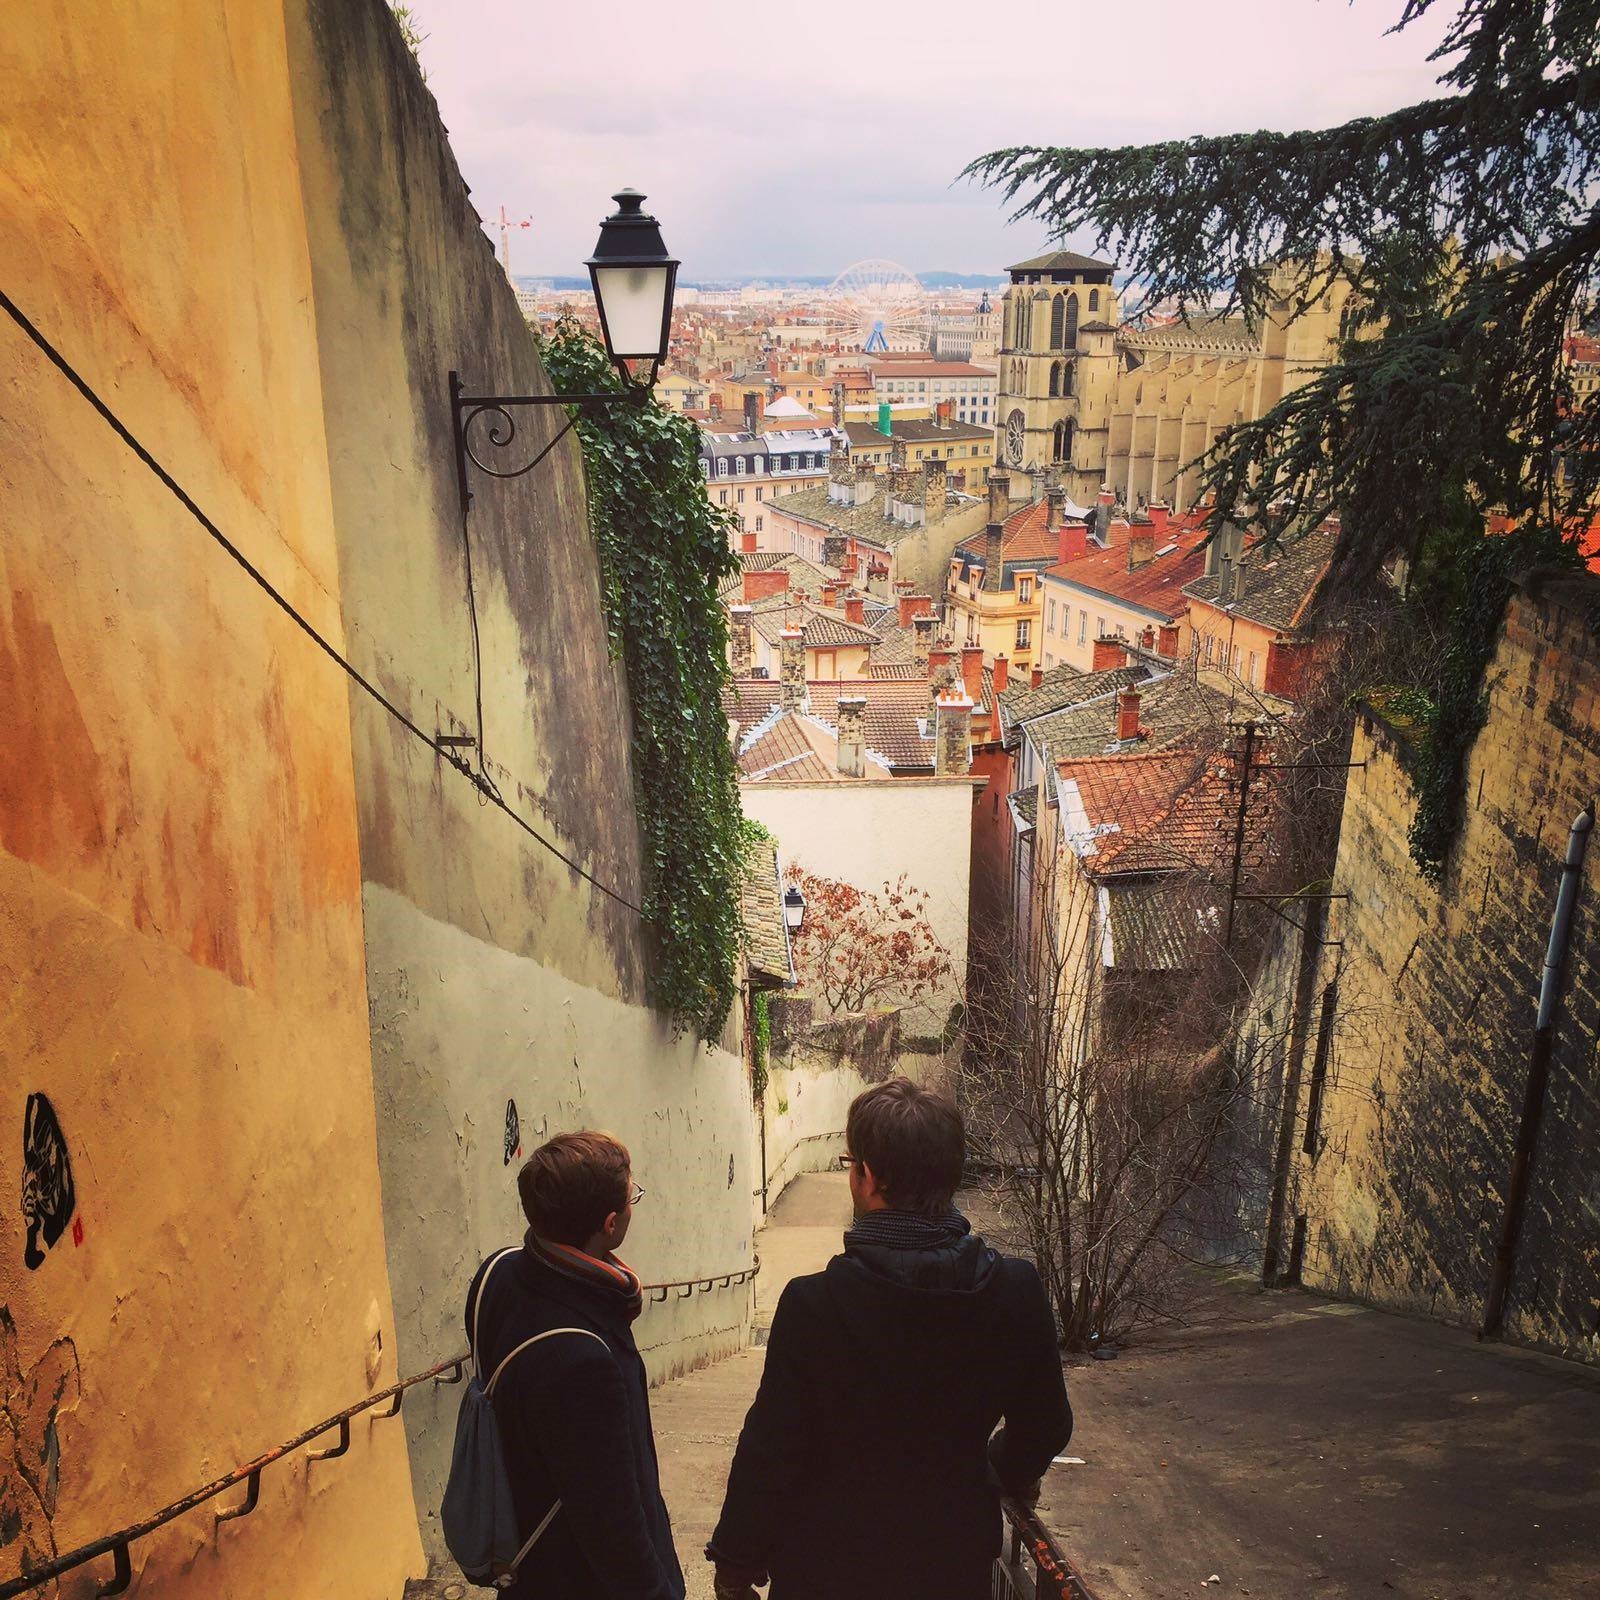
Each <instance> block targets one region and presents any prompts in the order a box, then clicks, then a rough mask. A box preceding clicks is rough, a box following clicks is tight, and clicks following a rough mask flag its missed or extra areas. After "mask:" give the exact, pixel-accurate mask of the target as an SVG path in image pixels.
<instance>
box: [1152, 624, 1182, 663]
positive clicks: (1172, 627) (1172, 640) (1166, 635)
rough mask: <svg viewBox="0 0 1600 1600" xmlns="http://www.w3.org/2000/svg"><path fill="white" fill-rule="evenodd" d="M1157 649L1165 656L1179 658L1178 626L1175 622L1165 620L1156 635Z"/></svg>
mask: <svg viewBox="0 0 1600 1600" xmlns="http://www.w3.org/2000/svg"><path fill="white" fill-rule="evenodd" d="M1156 649H1157V651H1158V652H1159V653H1160V654H1162V655H1164V656H1171V657H1172V658H1173V659H1176V658H1177V654H1178V626H1177V624H1176V623H1174V622H1165V623H1163V624H1162V625H1161V631H1160V633H1159V634H1158V635H1157V637H1156Z"/></svg>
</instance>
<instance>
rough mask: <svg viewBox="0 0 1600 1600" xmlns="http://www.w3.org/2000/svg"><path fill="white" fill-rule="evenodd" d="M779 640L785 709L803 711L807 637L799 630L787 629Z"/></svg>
mask: <svg viewBox="0 0 1600 1600" xmlns="http://www.w3.org/2000/svg"><path fill="white" fill-rule="evenodd" d="M779 640H780V642H779V645H778V660H779V663H780V670H781V672H782V675H783V688H782V700H783V709H784V710H785V711H803V710H804V709H805V704H806V636H805V634H804V633H803V632H802V631H801V630H800V629H799V628H785V629H784V630H783V632H782V634H780V635H779Z"/></svg>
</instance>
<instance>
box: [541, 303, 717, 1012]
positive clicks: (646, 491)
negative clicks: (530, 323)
mask: <svg viewBox="0 0 1600 1600" xmlns="http://www.w3.org/2000/svg"><path fill="white" fill-rule="evenodd" d="M543 354H544V360H545V367H546V370H547V371H548V373H549V375H550V379H551V382H552V383H553V384H554V385H555V387H556V388H557V389H558V390H562V391H569V392H580V391H587V392H595V391H599V390H604V389H610V390H616V389H619V388H620V386H621V385H620V380H619V379H618V377H617V374H616V371H615V369H614V368H613V367H612V366H611V363H610V362H609V361H608V360H607V359H606V353H605V350H604V349H603V347H602V346H601V345H600V344H599V343H598V342H597V341H596V340H595V339H593V338H591V337H590V336H589V335H588V334H586V333H585V332H584V331H583V330H582V329H581V328H580V327H578V325H577V324H576V323H575V322H571V321H565V322H562V323H561V324H559V325H558V326H557V328H556V330H555V332H554V334H553V336H552V337H551V339H550V341H549V342H548V343H547V344H546V346H545V348H544V352H543ZM577 432H578V434H579V437H580V438H581V439H582V441H583V460H584V476H585V479H586V481H587V484H588V500H589V521H590V525H591V527H592V528H593V530H594V536H595V539H596V542H597V543H598V545H599V549H600V570H601V584H602V591H603V595H602V597H603V600H604V604H605V613H606V624H607V628H608V631H609V634H610V642H611V650H612V653H613V655H616V656H620V657H621V659H622V662H623V665H624V667H625V669H626V672H627V679H628V699H629V704H630V708H631V713H632V718H633V779H634V803H635V807H636V809H637V812H638V817H639V830H640V837H641V839H642V842H643V858H644V902H643V903H644V909H645V915H646V917H647V919H648V923H649V928H650V933H651V936H652V943H653V950H652V959H651V963H650V987H651V997H652V999H653V1001H654V1003H655V1004H656V1005H657V1006H658V1007H659V1008H660V1009H661V1010H662V1011H664V1012H665V1013H666V1014H667V1015H668V1016H669V1017H670V1018H671V1020H672V1023H673V1026H674V1027H676V1028H678V1029H680V1030H686V1029H693V1030H694V1031H695V1032H697V1033H698V1034H699V1035H700V1037H701V1038H703V1039H706V1040H711V1039H713V1038H715V1037H716V1035H717V1034H718V1033H719V1032H720V1031H721V1029H722V1025H723V1023H724V1021H726V1019H727V1015H728V1010H729V1008H730V1006H731V1005H732V1004H733V997H734V994H735V992H736V990H737V985H738V974H737V965H738V959H739V948H740V937H741V924H740V883H741V871H742V867H743V860H744V836H743V831H742V829H741V825H740V824H741V816H740V806H739V785H738V773H737V770H736V768H735V766H734V760H733V752H732V750H731V748H730V747H729V744H728V723H727V718H726V716H725V715H724V714H723V710H722V688H723V685H724V683H725V682H726V681H727V667H726V660H727V622H726V619H725V618H724V616H723V613H722V608H721V606H720V605H719V604H718V603H717V584H718V581H719V580H720V579H721V578H723V577H725V576H727V575H729V574H731V573H733V572H735V571H737V570H738V562H737V559H736V558H735V557H734V555H733V554H732V552H731V550H730V548H729V530H730V526H731V523H730V518H729V514H728V513H727V512H725V511H723V510H721V509H719V508H718V507H716V506H713V505H712V504H711V502H710V501H709V500H708V499H707V497H706V492H705V484H704V482H703V480H702V479H701V476H700V461H699V454H698V436H697V434H696V431H695V426H694V424H693V422H691V421H690V420H689V419H688V418H687V417H684V416H679V415H676V414H674V413H672V412H670V411H666V410H664V409H663V408H662V407H661V406H659V405H657V404H656V403H655V401H654V400H647V401H645V403H644V404H643V405H640V406H637V407H631V406H608V407H606V408H605V410H604V411H603V412H597V413H594V414H591V415H585V414H580V415H579V418H578V422H577Z"/></svg>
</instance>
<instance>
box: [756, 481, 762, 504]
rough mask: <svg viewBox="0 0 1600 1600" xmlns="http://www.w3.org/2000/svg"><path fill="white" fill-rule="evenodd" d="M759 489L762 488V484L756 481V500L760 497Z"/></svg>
mask: <svg viewBox="0 0 1600 1600" xmlns="http://www.w3.org/2000/svg"><path fill="white" fill-rule="evenodd" d="M761 490H762V485H761V484H759V483H758V484H757V485H756V499H757V500H759V499H760V498H761Z"/></svg>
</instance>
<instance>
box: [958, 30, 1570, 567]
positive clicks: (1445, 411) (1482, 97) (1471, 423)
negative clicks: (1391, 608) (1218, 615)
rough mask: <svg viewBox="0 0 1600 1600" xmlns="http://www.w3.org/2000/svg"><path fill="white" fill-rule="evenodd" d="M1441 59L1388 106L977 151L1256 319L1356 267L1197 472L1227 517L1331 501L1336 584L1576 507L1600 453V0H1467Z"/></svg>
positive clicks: (1142, 260) (1551, 522) (1068, 213)
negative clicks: (1323, 324) (1263, 403)
mask: <svg viewBox="0 0 1600 1600" xmlns="http://www.w3.org/2000/svg"><path fill="white" fill-rule="evenodd" d="M1438 3H1440V0H1404V6H1403V10H1402V12H1401V16H1400V20H1399V22H1398V24H1397V29H1399V28H1404V27H1406V26H1407V25H1408V24H1410V23H1413V22H1415V21H1417V19H1418V18H1420V17H1421V16H1423V15H1424V13H1426V12H1428V11H1431V10H1432V9H1433V8H1434V6H1435V5H1436V4H1438ZM1434 59H1436V60H1440V61H1441V62H1445V63H1447V65H1446V67H1445V70H1444V71H1443V74H1442V76H1441V79H1440V82H1441V85H1442V86H1443V87H1444V88H1445V89H1446V91H1447V93H1445V94H1444V95H1442V96H1441V97H1440V98H1437V99H1430V100H1426V101H1423V102H1422V103H1420V104H1418V105H1414V106H1408V107H1406V108H1404V109H1402V110H1399V111H1395V112H1392V113H1390V114H1389V115H1387V116H1381V117H1363V118H1359V119H1357V120H1355V121H1353V122H1347V123H1344V124H1342V125H1341V126H1339V127H1335V128H1329V129H1324V130H1317V131H1311V132H1299V133H1268V132H1262V133H1250V134H1234V135H1228V136H1224V137H1217V138H1190V139H1184V140H1178V141H1173V142H1169V143H1164V144H1157V145H1147V146H1142V147H1129V148H1124V149H1056V148H1040V147H1022V148H1017V149H1008V150H997V151H994V152H992V153H991V154H989V155H986V156H983V157H981V158H980V159H978V160H977V161H974V162H973V163H972V164H971V165H970V166H969V167H968V168H967V172H968V173H969V174H971V175H975V176H977V177H979V178H981V179H983V180H985V181H986V182H990V183H994V184H997V185H1000V186H1001V187H1002V188H1003V190H1004V193H1005V195H1006V197H1007V198H1008V199H1018V198H1019V197H1020V199H1021V204H1020V206H1019V208H1018V210H1017V213H1016V214H1017V215H1018V216H1034V217H1038V218H1040V219H1042V220H1043V221H1044V222H1045V223H1047V224H1048V225H1049V227H1050V230H1051V232H1052V233H1053V234H1056V235H1060V236H1064V235H1066V234H1069V233H1072V232H1074V231H1077V230H1085V229H1087V230H1092V231H1093V233H1094V236H1095V241H1096V248H1097V249H1100V250H1102V251H1109V252H1111V253H1112V254H1114V255H1115V256H1117V257H1118V258H1119V259H1120V261H1121V264H1122V265H1123V266H1124V267H1125V268H1131V270H1132V273H1133V278H1134V282H1135V283H1136V284H1137V285H1139V286H1140V287H1141V288H1142V289H1143V290H1144V293H1145V296H1146V298H1147V299H1148V300H1149V301H1152V302H1153V301H1161V302H1166V303H1169V304H1171V305H1174V306H1175V307H1176V308H1177V309H1178V310H1180V311H1181V312H1184V313H1188V314H1192V313H1196V312H1210V311H1214V310H1216V309H1219V308H1220V309H1222V310H1224V311H1229V312H1232V311H1242V312H1243V313H1244V315H1245V316H1246V318H1247V319H1248V320H1249V321H1250V322H1251V324H1252V325H1254V326H1257V327H1259V326H1260V325H1261V324H1262V322H1263V320H1264V319H1265V318H1266V317H1267V316H1268V315H1276V316H1278V317H1279V318H1280V319H1281V318H1282V317H1283V316H1285V315H1293V314H1294V313H1295V312H1297V311H1299V310H1302V309H1305V308H1308V307H1310V306H1311V305H1313V304H1315V303H1316V302H1318V301H1319V300H1321V299H1323V297H1324V296H1325V295H1327V293H1328V291H1329V289H1330V287H1331V286H1332V285H1333V284H1334V283H1335V281H1336V280H1338V279H1339V278H1340V277H1341V276H1342V277H1346V278H1348V279H1349V280H1350V281H1351V282H1352V283H1353V284H1354V286H1355V291H1356V293H1355V298H1354V314H1353V315H1352V317H1351V319H1350V321H1349V323H1348V325H1347V327H1346V329H1345V333H1346V335H1347V337H1346V338H1345V339H1344V340H1343V342H1342V345H1341V350H1340V359H1339V360H1338V361H1337V362H1336V363H1334V364H1333V365H1331V366H1330V367H1328V368H1327V369H1326V370H1325V371H1324V372H1322V373H1321V374H1319V375H1318V376H1317V377H1315V378H1314V379H1313V380H1312V381H1311V382H1309V383H1307V384H1305V385H1304V386H1303V387H1301V388H1300V389H1298V390H1296V391H1295V392H1293V393H1292V394H1290V395H1289V396H1288V397H1286V398H1285V399H1284V400H1283V401H1282V402H1281V403H1280V404H1279V405H1277V406H1275V407H1274V408H1273V409H1272V410H1271V411H1269V412H1268V413H1267V414H1266V415H1265V416H1263V417H1262V418H1260V419H1259V420H1258V421H1256V422H1254V423H1251V424H1248V425H1246V426H1243V427H1240V428H1236V429H1235V430H1233V431H1232V432H1231V433H1230V434H1228V435H1226V436H1225V437H1224V438H1223V439H1222V440H1221V441H1219V444H1218V446H1217V447H1216V448H1215V449H1214V450H1213V451H1212V453H1211V455H1210V456H1209V458H1208V459H1207V461H1206V463H1205V467H1204V471H1203V473H1202V482H1203V485H1204V486H1205V487H1206V488H1208V489H1210V490H1211V491H1212V492H1214V493H1215V495H1216V499H1217V507H1218V511H1219V514H1220V516H1221V517H1222V518H1228V517H1232V516H1234V515H1235V513H1236V511H1238V512H1242V511H1246V510H1248V508H1249V507H1250V506H1251V505H1252V504H1253V505H1257V506H1264V505H1268V504H1271V503H1273V502H1280V501H1281V502H1282V503H1284V504H1286V505H1288V506H1291V507H1293V508H1295V513H1296V519H1297V520H1298V521H1300V522H1303V523H1307V524H1309V523H1313V522H1316V521H1318V520H1320V519H1321V518H1322V517H1323V516H1324V515H1326V514H1328V513H1329V512H1334V511H1337V512H1339V513H1340V514H1341V515H1342V516H1343V519H1344V527H1345V534H1346V536H1345V538H1343V539H1342V540H1341V541H1340V550H1339V555H1338V557H1337V561H1338V564H1339V567H1338V570H1339V577H1340V580H1341V581H1342V582H1344V583H1347V584H1349V583H1355V582H1358V581H1360V580H1361V579H1362V578H1364V577H1367V576H1370V575H1371V574H1372V573H1373V572H1374V571H1375V570H1376V568H1377V567H1378V566H1379V564H1380V563H1381V562H1382V561H1383V560H1384V559H1385V558H1386V557H1387V556H1389V555H1391V554H1394V553H1397V552H1398V553H1403V554H1406V555H1408V556H1410V557H1411V558H1412V559H1413V560H1416V559H1418V558H1420V557H1421V556H1422V555H1423V553H1424V550H1425V547H1426V546H1427V544H1428V542H1429V541H1430V540H1432V539H1434V538H1435V537H1436V536H1438V535H1439V534H1441V533H1445V534H1449V533H1450V532H1452V531H1453V530H1456V529H1459V528H1461V527H1462V526H1463V525H1464V524H1465V523H1466V522H1468V521H1469V520H1475V521H1476V525H1477V526H1478V527H1479V528H1481V527H1482V525H1483V514H1484V512H1486V511H1487V510H1488V509H1490V508H1503V509H1504V510H1506V511H1508V512H1509V513H1510V514H1511V515H1512V516H1513V517H1515V518H1516V519H1517V520H1518V521H1519V522H1521V523H1523V524H1524V525H1526V524H1527V523H1530V522H1531V523H1537V524H1540V525H1543V526H1546V527H1551V528H1556V529H1565V530H1566V531H1568V532H1569V533H1570V532H1572V530H1573V524H1574V520H1575V519H1577V518H1580V517H1582V518H1584V519H1585V520H1586V518H1587V514H1588V513H1589V512H1590V511H1591V510H1592V502H1593V499H1594V490H1595V483H1596V467H1597V465H1600V394H1593V395H1590V396H1589V397H1588V399H1587V401H1586V403H1584V404H1582V405H1581V406H1580V405H1579V404H1578V403H1577V402H1576V400H1575V397H1574V396H1573V393H1572V390H1571V385H1570V383H1569V381H1568V379H1567V375H1566V372H1565V370H1564V366H1563V360H1562V354H1563V350H1562V347H1563V340H1564V337H1565V335H1566V332H1567V330H1568V327H1569V325H1570V324H1571V323H1572V322H1574V321H1576V322H1578V323H1588V322H1590V321H1591V320H1592V319H1593V317H1594V314H1595V288H1596V273H1597V267H1600V210H1597V208H1596V205H1595V196H1596V181H1597V179H1600V0H1462V4H1461V6H1460V10H1459V13H1458V15H1457V16H1456V18H1455V20H1454V22H1453V24H1452V25H1451V27H1450V30H1449V32H1448V34H1447V35H1446V38H1445V40H1444V42H1443V44H1442V45H1441V46H1440V48H1439V50H1438V52H1436V55H1435V58H1434ZM1563 462H1564V464H1565V469H1566V471H1565V479H1564V481H1563V479H1562V475H1561V473H1560V472H1559V470H1558V469H1559V467H1560V465H1561V464H1562V463H1563Z"/></svg>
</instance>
